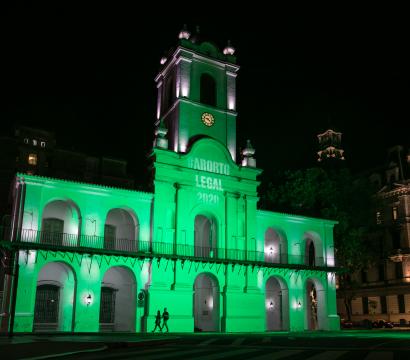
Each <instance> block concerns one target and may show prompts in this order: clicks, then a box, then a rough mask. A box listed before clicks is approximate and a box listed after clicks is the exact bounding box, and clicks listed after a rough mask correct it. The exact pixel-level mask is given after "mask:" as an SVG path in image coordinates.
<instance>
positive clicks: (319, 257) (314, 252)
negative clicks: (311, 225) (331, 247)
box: [304, 231, 324, 266]
mask: <svg viewBox="0 0 410 360" xmlns="http://www.w3.org/2000/svg"><path fill="white" fill-rule="evenodd" d="M304 238H305V241H304V243H305V261H304V263H305V265H308V266H323V265H324V258H323V246H322V241H321V240H320V237H319V235H318V234H317V233H315V232H312V231H309V232H306V233H305V236H304Z"/></svg>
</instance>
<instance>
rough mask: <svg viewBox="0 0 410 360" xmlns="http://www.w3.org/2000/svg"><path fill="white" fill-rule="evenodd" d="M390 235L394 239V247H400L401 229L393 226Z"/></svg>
mask: <svg viewBox="0 0 410 360" xmlns="http://www.w3.org/2000/svg"><path fill="white" fill-rule="evenodd" d="M390 236H391V239H392V246H393V249H400V247H401V244H400V231H399V230H397V229H395V228H391V229H390Z"/></svg>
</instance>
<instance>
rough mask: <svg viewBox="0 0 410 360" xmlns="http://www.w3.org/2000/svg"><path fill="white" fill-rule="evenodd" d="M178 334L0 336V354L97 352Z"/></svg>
mask: <svg viewBox="0 0 410 360" xmlns="http://www.w3.org/2000/svg"><path fill="white" fill-rule="evenodd" d="M178 338H179V337H177V336H172V335H163V334H158V335H156V334H147V335H145V334H144V335H142V336H141V335H139V334H138V335H136V334H111V333H110V334H95V335H92V334H87V335H72V334H69V335H56V334H41V335H39V334H36V335H33V334H28V335H16V336H14V337H13V338H8V337H6V336H1V337H0V354H2V356H1V357H2V358H3V356H4V355H5V356H6V357H5V358H7V359H10V360H11V359H31V360H34V359H47V358H53V357H58V356H62V355H68V354H76V353H85V352H99V351H106V350H109V349H111V348H123V347H135V346H145V345H147V344H150V343H152V342H155V343H156V344H157V345H160V344H163V343H168V342H172V341H173V340H175V339H178Z"/></svg>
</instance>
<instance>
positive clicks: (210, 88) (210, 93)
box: [200, 74, 216, 106]
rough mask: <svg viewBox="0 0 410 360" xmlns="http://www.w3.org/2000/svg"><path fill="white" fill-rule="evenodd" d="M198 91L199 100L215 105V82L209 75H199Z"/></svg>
mask: <svg viewBox="0 0 410 360" xmlns="http://www.w3.org/2000/svg"><path fill="white" fill-rule="evenodd" d="M200 91H201V96H200V102H201V103H202V104H206V105H211V106H216V82H215V80H214V78H213V77H212V76H211V75H209V74H202V75H201V88H200Z"/></svg>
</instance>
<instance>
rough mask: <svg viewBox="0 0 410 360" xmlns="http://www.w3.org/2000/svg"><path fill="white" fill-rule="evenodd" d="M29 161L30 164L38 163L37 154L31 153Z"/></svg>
mask: <svg viewBox="0 0 410 360" xmlns="http://www.w3.org/2000/svg"><path fill="white" fill-rule="evenodd" d="M27 162H28V163H29V165H37V154H29V155H28V159H27Z"/></svg>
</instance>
